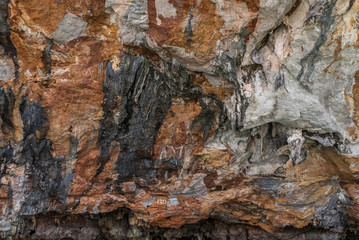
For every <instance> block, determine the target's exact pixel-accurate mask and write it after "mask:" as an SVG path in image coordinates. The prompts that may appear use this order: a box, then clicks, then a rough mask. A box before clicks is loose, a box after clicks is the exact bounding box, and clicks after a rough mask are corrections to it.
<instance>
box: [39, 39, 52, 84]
mask: <svg viewBox="0 0 359 240" xmlns="http://www.w3.org/2000/svg"><path fill="white" fill-rule="evenodd" d="M52 44H53V40H49V42H48V43H47V45H46V47H45V49H44V51H43V52H42V56H41V61H42V64H43V66H44V70H45V73H46V74H47V76H48V77H49V76H50V74H51V67H52V66H51V65H52V61H51V46H52Z"/></svg>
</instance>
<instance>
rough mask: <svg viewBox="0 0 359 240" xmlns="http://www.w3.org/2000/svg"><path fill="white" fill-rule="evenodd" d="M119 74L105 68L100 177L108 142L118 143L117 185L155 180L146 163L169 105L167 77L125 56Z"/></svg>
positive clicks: (141, 59) (142, 61)
mask: <svg viewBox="0 0 359 240" xmlns="http://www.w3.org/2000/svg"><path fill="white" fill-rule="evenodd" d="M119 67H120V70H118V71H116V72H115V71H114V70H113V68H112V64H111V63H108V64H107V70H106V80H105V82H104V86H103V91H104V100H103V105H102V106H103V111H104V117H103V120H102V121H101V129H100V139H99V142H100V145H101V166H100V168H99V169H98V172H97V175H98V174H100V173H101V171H102V170H103V167H104V165H105V164H106V162H107V161H108V160H109V157H110V156H109V154H110V152H109V148H110V145H111V142H113V141H117V142H119V143H120V149H121V152H120V154H119V156H118V159H117V170H118V173H119V179H118V180H119V181H124V180H128V179H130V178H132V177H133V176H134V175H136V177H144V178H145V179H149V180H151V179H155V177H156V171H154V170H151V165H150V162H149V161H148V160H149V159H150V158H151V156H152V154H153V145H154V143H155V140H156V135H157V133H158V131H159V129H160V127H161V124H162V122H163V120H164V118H165V116H166V114H167V112H168V110H169V108H170V106H171V104H172V100H171V99H172V94H171V91H170V89H169V87H168V86H167V85H166V82H168V79H167V76H166V75H164V74H163V73H161V72H159V71H158V70H156V68H155V67H154V66H152V65H151V64H150V62H149V60H147V59H146V58H145V57H143V56H139V57H136V56H130V55H125V56H124V57H123V60H122V62H121V64H120V66H119Z"/></svg>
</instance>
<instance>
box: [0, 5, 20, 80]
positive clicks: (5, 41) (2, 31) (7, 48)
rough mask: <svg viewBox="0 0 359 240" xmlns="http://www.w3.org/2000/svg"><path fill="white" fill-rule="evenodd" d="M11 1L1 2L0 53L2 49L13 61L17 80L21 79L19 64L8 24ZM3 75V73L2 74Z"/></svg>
mask: <svg viewBox="0 0 359 240" xmlns="http://www.w3.org/2000/svg"><path fill="white" fill-rule="evenodd" d="M9 2H10V0H2V1H0V52H1V47H2V48H3V49H4V54H5V56H7V57H9V58H11V59H12V61H13V64H14V67H15V79H16V80H18V79H19V68H20V65H19V62H18V59H17V50H16V48H15V46H14V44H13V43H12V41H11V38H10V35H11V29H10V26H9V24H8V22H7V20H8V16H9V13H8V4H9ZM0 74H1V72H0ZM0 80H3V79H1V75H0Z"/></svg>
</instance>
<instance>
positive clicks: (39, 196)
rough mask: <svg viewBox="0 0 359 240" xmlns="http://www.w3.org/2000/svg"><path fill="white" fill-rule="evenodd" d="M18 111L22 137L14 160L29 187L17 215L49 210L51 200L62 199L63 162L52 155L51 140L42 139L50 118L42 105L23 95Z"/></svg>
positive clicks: (63, 190) (63, 193)
mask: <svg viewBox="0 0 359 240" xmlns="http://www.w3.org/2000/svg"><path fill="white" fill-rule="evenodd" d="M19 110H20V115H21V119H22V122H23V132H24V138H23V143H22V145H23V149H22V151H21V156H20V158H19V161H18V162H17V163H18V164H20V165H25V174H26V175H27V180H26V184H27V189H28V190H26V191H27V192H26V194H25V201H24V203H23V205H22V206H21V210H20V214H21V215H33V214H36V213H39V212H42V211H44V210H46V209H48V208H49V206H50V202H51V201H52V200H54V201H55V202H56V203H57V202H62V201H63V200H64V199H65V188H64V185H63V181H62V175H61V172H62V162H61V158H54V157H53V156H52V153H51V150H52V149H51V145H52V143H51V141H50V140H48V139H46V138H45V137H46V134H47V131H48V129H49V121H48V118H47V115H46V113H45V110H44V109H43V108H42V107H41V105H40V104H39V103H37V102H34V101H29V102H28V101H27V97H23V99H22V102H21V104H20V106H19Z"/></svg>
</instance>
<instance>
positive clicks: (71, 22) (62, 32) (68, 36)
mask: <svg viewBox="0 0 359 240" xmlns="http://www.w3.org/2000/svg"><path fill="white" fill-rule="evenodd" d="M86 28H87V23H86V22H85V21H84V20H82V19H81V18H80V17H79V16H77V15H75V14H72V13H70V12H68V13H67V14H66V15H65V17H64V18H63V19H61V21H60V22H59V23H58V25H57V28H56V30H55V31H54V32H53V33H52V34H51V35H52V37H53V39H54V40H55V41H56V42H59V43H66V42H70V41H72V40H75V39H78V38H79V37H82V36H86Z"/></svg>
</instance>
